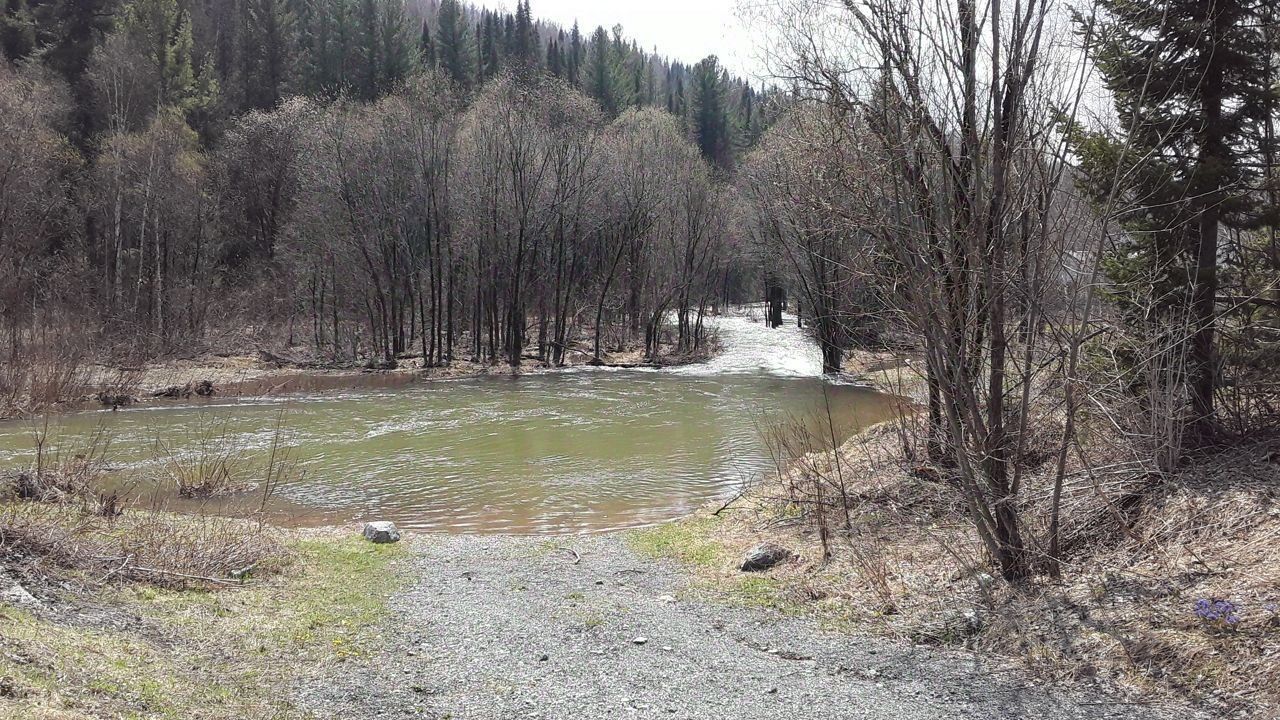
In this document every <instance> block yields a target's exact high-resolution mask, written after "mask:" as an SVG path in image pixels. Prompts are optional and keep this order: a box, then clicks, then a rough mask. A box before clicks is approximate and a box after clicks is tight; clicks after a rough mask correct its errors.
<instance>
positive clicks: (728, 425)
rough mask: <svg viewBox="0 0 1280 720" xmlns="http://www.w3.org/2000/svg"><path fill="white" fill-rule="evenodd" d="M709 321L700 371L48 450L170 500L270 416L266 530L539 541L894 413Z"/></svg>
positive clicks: (115, 433)
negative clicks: (791, 440) (164, 486)
mask: <svg viewBox="0 0 1280 720" xmlns="http://www.w3.org/2000/svg"><path fill="white" fill-rule="evenodd" d="M716 322H717V325H718V331H719V335H720V337H721V340H722V343H723V344H724V345H725V352H724V353H723V354H721V355H720V356H718V357H717V358H716V359H715V360H713V361H712V362H709V363H706V364H701V365H694V366H687V367H683V368H675V369H671V370H663V371H653V370H606V369H580V370H570V371H564V372H554V373H546V374H538V375H526V376H523V377H488V378H479V379H471V380H456V381H437V382H423V383H417V384H412V385H408V386H405V387H399V388H395V389H369V390H353V391H343V392H329V393H316V394H309V395H299V396H288V397H276V398H269V399H257V400H254V399H242V400H222V401H219V400H214V401H211V402H208V403H205V404H199V405H168V404H157V405H150V406H143V407H138V408H134V409H122V410H120V411H119V412H114V413H112V412H89V413H79V414H75V415H68V416H65V417H62V418H58V419H57V420H56V421H55V424H54V427H52V428H51V431H50V444H51V445H52V446H53V447H55V448H56V449H58V450H59V451H60V452H61V453H63V454H68V453H74V452H77V448H82V447H84V446H85V445H86V444H87V443H88V438H90V437H92V436H93V435H94V434H95V432H97V431H98V430H99V428H101V429H102V430H103V431H104V432H105V434H106V436H107V437H109V438H110V446H109V448H108V451H107V458H108V463H109V465H111V466H112V467H113V468H114V472H113V478H114V482H116V483H117V484H120V485H124V486H127V487H128V488H130V489H131V492H132V494H133V496H134V497H135V498H138V499H142V498H149V497H151V496H152V495H155V496H157V497H162V498H163V499H164V501H165V502H166V503H171V504H172V503H174V502H177V501H174V500H173V499H172V497H173V494H174V493H173V492H172V490H171V489H170V490H169V491H168V492H161V491H156V490H155V489H154V488H155V487H157V482H158V481H157V480H156V478H160V477H163V476H164V475H165V472H164V468H165V465H166V462H165V460H164V459H163V458H165V457H171V456H174V457H183V456H185V457H187V458H189V459H190V458H192V457H194V456H196V455H198V454H199V450H198V447H199V446H200V444H201V441H202V440H207V439H208V438H210V437H211V436H213V437H216V439H217V440H218V441H219V442H232V443H234V444H235V445H236V446H238V447H241V448H243V457H242V458H241V459H240V466H241V467H242V468H244V469H245V471H246V475H247V476H248V478H249V479H253V477H254V474H255V471H254V470H252V469H251V468H254V467H260V466H261V465H262V464H263V463H264V461H265V458H266V456H267V455H268V454H269V452H270V448H271V445H272V440H273V437H275V436H276V432H275V428H276V427H277V423H278V421H279V419H280V418H281V417H283V430H282V431H281V432H280V433H279V437H280V438H281V445H282V446H283V447H285V448H287V449H288V452H289V454H290V455H291V456H292V457H293V458H295V459H296V461H297V463H298V468H299V470H300V471H302V472H299V473H296V474H294V475H293V476H291V477H290V478H288V479H287V480H286V481H285V482H283V483H282V484H281V486H280V487H279V488H278V489H277V490H276V492H275V495H274V497H273V498H272V499H271V501H270V503H269V509H270V511H271V513H272V518H273V520H274V521H276V522H281V523H285V524H290V523H292V524H303V525H305V524H327V523H336V522H350V521H357V520H368V519H389V520H393V521H395V522H396V523H397V524H398V525H400V526H401V527H403V528H408V529H413V530H432V531H447V532H477V533H491V532H509V533H547V534H553V533H567V532H587V531H599V530H610V529H618V528H625V527H633V526H638V525H644V524H649V523H654V522H659V521H663V520H667V519H670V518H673V517H676V516H679V515H682V514H685V513H688V512H690V511H692V510H693V509H695V508H697V507H698V506H700V505H702V504H704V503H706V502H707V501H709V500H711V499H714V498H716V497H719V496H724V495H726V494H728V493H732V492H733V491H734V489H735V488H736V487H737V486H738V485H739V484H740V483H741V482H742V481H743V480H744V479H747V478H749V477H751V476H752V475H753V474H756V473H761V472H767V471H768V470H769V469H770V468H772V467H773V462H772V459H771V457H770V453H769V450H768V447H767V445H766V443H764V442H763V441H762V438H761V433H760V426H761V423H762V420H763V422H764V423H766V424H767V423H770V422H773V421H776V420H777V419H779V418H782V417H809V418H811V422H813V423H822V425H821V426H822V428H824V432H825V428H826V425H825V422H826V417H827V409H828V408H830V411H831V417H832V418H833V419H834V422H835V426H836V433H837V435H838V436H839V437H845V436H847V435H848V434H850V433H852V432H854V431H855V430H857V429H858V428H860V427H863V426H865V425H867V424H870V423H873V422H878V421H880V420H883V419H885V418H886V417H888V416H889V415H890V413H891V412H892V407H893V404H892V402H891V401H890V400H889V399H888V398H885V397H884V396H881V395H877V394H875V393H873V392H870V391H867V390H863V389H859V388H855V387H849V386H842V385H831V384H826V383H824V382H823V381H822V380H821V379H820V377H819V375H820V373H821V359H820V357H819V354H818V351H817V349H816V348H815V347H814V346H813V343H812V341H811V340H810V339H808V338H807V337H806V336H805V335H804V334H803V333H802V332H801V331H799V330H798V329H796V328H795V327H794V324H792V325H791V326H788V327H785V328H781V329H778V330H769V329H766V328H765V327H764V326H763V325H761V324H759V323H758V322H755V321H753V320H752V319H750V318H747V317H726V318H722V319H719V320H717V321H716ZM32 445H33V426H32V424H31V423H30V422H26V423H24V422H12V423H5V424H0V468H13V469H17V468H20V467H24V466H27V465H29V464H30V463H31V460H32V457H33V454H32V449H31V448H32ZM184 454H185V455H184ZM191 502H193V501H188V505H189V504H190V503H191ZM259 502H260V497H259V495H258V493H255V492H246V493H243V494H242V495H240V496H239V497H236V498H232V499H230V500H227V499H223V500H217V501H206V503H205V504H206V506H207V508H206V509H208V510H210V511H213V512H235V511H242V510H244V509H246V508H249V507H253V506H255V505H256V504H258V503H259ZM185 509H191V508H190V507H187V508H185Z"/></svg>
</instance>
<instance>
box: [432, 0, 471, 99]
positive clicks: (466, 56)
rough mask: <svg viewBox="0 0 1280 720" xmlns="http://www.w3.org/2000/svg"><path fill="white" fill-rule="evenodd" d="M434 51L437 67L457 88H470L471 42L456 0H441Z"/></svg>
mask: <svg viewBox="0 0 1280 720" xmlns="http://www.w3.org/2000/svg"><path fill="white" fill-rule="evenodd" d="M437 17H438V20H437V25H438V29H437V32H436V36H437V37H436V43H437V44H436V49H437V53H438V57H439V63H438V64H439V65H440V67H441V68H443V69H444V71H445V73H446V74H447V75H448V76H449V79H450V80H452V81H453V82H454V83H456V84H457V85H458V87H460V88H463V89H464V90H465V89H469V88H470V87H471V41H470V38H469V37H468V33H467V22H466V19H465V18H463V16H462V7H461V6H460V5H459V4H458V0H441V3H440V13H439V15H438V16H437Z"/></svg>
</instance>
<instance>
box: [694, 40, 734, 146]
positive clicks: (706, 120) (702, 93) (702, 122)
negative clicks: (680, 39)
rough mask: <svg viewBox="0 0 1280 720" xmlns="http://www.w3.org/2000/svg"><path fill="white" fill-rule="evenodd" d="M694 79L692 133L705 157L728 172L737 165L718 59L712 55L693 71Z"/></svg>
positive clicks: (722, 76)
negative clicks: (733, 164) (735, 163)
mask: <svg viewBox="0 0 1280 720" xmlns="http://www.w3.org/2000/svg"><path fill="white" fill-rule="evenodd" d="M692 75H693V76H692V80H693V84H692V86H691V90H692V97H691V98H690V101H689V117H688V121H689V129H690V132H691V133H692V134H693V139H694V141H695V142H696V143H697V145H698V150H699V151H700V152H701V153H702V156H703V157H704V158H706V159H707V161H708V162H710V163H712V164H714V165H716V166H717V167H719V168H721V169H722V170H728V169H729V168H730V166H731V165H732V163H733V152H732V137H731V135H730V132H729V117H728V112H727V109H726V98H725V77H724V71H723V70H721V69H720V61H719V60H718V59H717V58H716V56H715V55H711V56H709V57H707V58H705V59H704V60H702V61H701V62H699V63H698V64H697V65H695V66H694V67H693V74H692Z"/></svg>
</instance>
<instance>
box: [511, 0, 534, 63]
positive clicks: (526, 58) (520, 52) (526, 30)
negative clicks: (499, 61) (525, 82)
mask: <svg viewBox="0 0 1280 720" xmlns="http://www.w3.org/2000/svg"><path fill="white" fill-rule="evenodd" d="M540 50H541V48H540V47H539V44H538V36H537V34H536V33H535V31H534V27H533V13H532V11H531V10H530V8H529V2H528V0H525V1H524V2H518V3H516V16H515V36H514V38H513V41H512V54H511V56H512V59H513V61H514V62H515V65H516V66H517V67H519V68H523V69H532V68H536V67H537V66H538V55H539V54H540Z"/></svg>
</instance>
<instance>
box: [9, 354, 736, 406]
mask: <svg viewBox="0 0 1280 720" xmlns="http://www.w3.org/2000/svg"><path fill="white" fill-rule="evenodd" d="M718 352H719V344H718V342H717V339H716V338H715V337H714V336H712V337H710V338H708V344H707V349H706V350H701V351H699V352H696V353H668V354H666V355H662V356H660V357H659V358H658V359H657V360H646V359H645V358H644V352H643V348H637V347H632V348H628V349H624V350H620V351H616V352H605V353H602V356H601V361H600V362H599V363H596V362H594V358H593V357H592V356H591V354H590V353H587V352H585V351H582V350H574V351H573V352H571V353H569V354H568V355H567V358H566V361H565V364H564V365H560V366H551V365H548V364H546V363H542V362H539V361H538V360H537V359H526V360H525V361H524V362H523V363H522V364H521V365H520V366H517V367H512V366H511V365H510V364H507V363H489V362H484V363H481V362H473V361H471V360H467V359H456V360H454V361H453V362H451V363H449V364H448V365H444V366H427V367H424V366H423V363H422V359H421V357H404V358H401V359H398V360H397V361H396V362H395V363H394V367H388V366H387V365H386V364H383V363H373V362H370V363H366V364H363V365H361V364H334V363H326V362H324V361H321V360H319V359H316V358H314V357H312V356H311V355H310V354H309V353H308V352H306V350H305V349H295V352H287V351H283V350H281V351H275V352H271V351H263V350H257V351H251V352H236V353H203V354H199V355H196V356H193V357H186V358H170V359H157V360H154V361H151V362H147V363H142V364H139V365H118V364H101V363H93V364H88V365H81V364H79V363H77V362H75V361H73V360H70V359H63V360H59V361H57V362H52V363H44V364H43V365H42V364H39V363H36V364H34V365H32V366H31V367H26V368H22V369H21V373H18V372H17V369H14V370H13V371H11V372H10V373H9V374H14V375H15V376H16V375H21V376H23V378H24V379H22V378H20V379H11V381H10V382H9V385H12V386H14V387H15V388H16V387H20V386H21V387H25V388H26V390H24V391H22V392H21V393H20V394H18V395H13V396H8V397H0V420H6V419H13V418H18V417H23V416H31V415H35V414H41V413H50V412H53V413H66V412H78V411H82V410H89V409H95V408H102V407H109V408H116V407H126V406H136V405H146V404H156V403H164V402H173V401H191V400H193V399H194V400H200V399H203V398H248V397H274V396H280V395H289V394H298V393H307V392H325V391H335V390H358V389H370V388H394V387H401V386H405V385H409V384H412V383H416V382H422V381H434V380H462V379H470V378H481V377H490V376H499V377H511V376H520V375H538V374H543V373H551V372H563V371H565V370H579V369H583V368H588V367H596V366H604V367H610V368H652V369H660V368H670V367H680V366H684V365H691V364H697V363H705V362H707V361H708V360H710V359H712V358H714V357H715V356H716V354H717V353H718Z"/></svg>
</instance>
